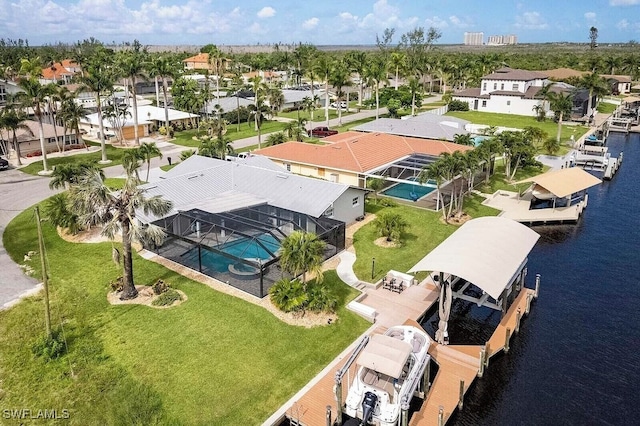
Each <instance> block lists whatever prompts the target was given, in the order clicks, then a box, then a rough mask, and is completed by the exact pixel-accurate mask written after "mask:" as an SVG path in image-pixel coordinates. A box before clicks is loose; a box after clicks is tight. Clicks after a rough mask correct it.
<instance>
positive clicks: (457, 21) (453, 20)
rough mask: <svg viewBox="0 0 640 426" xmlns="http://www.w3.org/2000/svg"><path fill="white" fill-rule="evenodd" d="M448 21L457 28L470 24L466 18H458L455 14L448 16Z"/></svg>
mask: <svg viewBox="0 0 640 426" xmlns="http://www.w3.org/2000/svg"><path fill="white" fill-rule="evenodd" d="M449 22H451V23H452V24H453V26H454V27H458V28H467V27H470V26H471V23H470V22H469V20H468V19H466V18H465V19H460V18H458V17H457V16H456V15H452V16H449Z"/></svg>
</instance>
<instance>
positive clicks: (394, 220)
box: [374, 212, 409, 242]
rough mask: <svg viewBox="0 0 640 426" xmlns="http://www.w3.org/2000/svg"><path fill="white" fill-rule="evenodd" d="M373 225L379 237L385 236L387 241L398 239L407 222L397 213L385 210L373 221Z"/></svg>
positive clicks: (397, 240)
mask: <svg viewBox="0 0 640 426" xmlns="http://www.w3.org/2000/svg"><path fill="white" fill-rule="evenodd" d="M374 225H375V227H376V229H377V230H378V234H379V235H380V236H381V237H386V239H387V241H396V242H399V241H400V237H401V236H402V233H403V232H404V231H405V230H406V229H407V226H409V224H408V223H407V222H406V221H405V220H404V218H403V217H402V215H400V214H399V213H391V212H385V213H382V214H380V215H379V216H378V217H377V218H376V220H375V221H374Z"/></svg>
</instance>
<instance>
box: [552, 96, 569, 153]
mask: <svg viewBox="0 0 640 426" xmlns="http://www.w3.org/2000/svg"><path fill="white" fill-rule="evenodd" d="M549 102H550V107H551V110H552V111H553V112H554V113H555V114H556V116H557V117H558V132H557V134H556V140H557V141H558V142H560V136H561V134H562V119H563V118H564V116H565V115H568V114H570V113H571V107H572V106H573V101H572V99H571V95H570V94H565V93H561V92H552V93H549Z"/></svg>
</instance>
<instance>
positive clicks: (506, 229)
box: [408, 217, 540, 300]
mask: <svg viewBox="0 0 640 426" xmlns="http://www.w3.org/2000/svg"><path fill="white" fill-rule="evenodd" d="M538 238H540V235H538V233H537V232H535V231H533V230H531V229H530V228H528V227H526V226H524V225H522V224H520V223H518V222H516V221H514V220H511V219H507V218H503V217H480V218H477V219H473V220H470V221H469V222H467V223H465V224H464V225H462V226H461V227H460V229H458V230H457V231H456V232H454V233H453V234H452V235H451V236H450V237H449V238H447V239H446V240H444V241H443V242H442V243H441V244H440V245H439V246H438V247H436V248H435V249H433V251H431V253H429V254H427V255H426V256H425V257H423V258H422V260H420V261H419V262H418V263H417V264H416V265H414V266H413V267H412V268H411V269H409V271H408V272H419V271H437V272H442V273H448V274H451V275H454V276H456V277H460V278H462V279H464V280H467V281H468V282H470V283H472V284H474V285H476V286H477V287H479V288H480V289H481V290H483V291H484V292H486V293H487V294H489V296H491V297H493V298H494V299H495V300H498V299H499V298H500V295H501V294H502V292H503V290H504V289H505V288H506V287H507V286H509V285H510V284H511V282H513V279H514V277H515V276H516V274H518V273H519V272H520V270H521V268H522V265H523V264H524V263H525V261H526V259H527V256H528V255H529V252H531V249H532V248H533V246H534V245H535V244H536V242H537V241H538Z"/></svg>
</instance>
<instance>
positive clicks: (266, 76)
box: [242, 71, 286, 84]
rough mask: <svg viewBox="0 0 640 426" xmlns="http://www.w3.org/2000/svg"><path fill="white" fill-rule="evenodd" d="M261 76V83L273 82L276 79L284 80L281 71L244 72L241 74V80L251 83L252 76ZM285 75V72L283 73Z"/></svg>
mask: <svg viewBox="0 0 640 426" xmlns="http://www.w3.org/2000/svg"><path fill="white" fill-rule="evenodd" d="M256 76H258V77H261V78H262V82H263V83H267V84H270V83H275V82H277V81H284V78H283V75H282V73H281V72H276V71H251V72H245V73H243V74H242V80H243V82H244V84H251V79H252V78H253V77H256ZM285 76H286V73H285Z"/></svg>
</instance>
